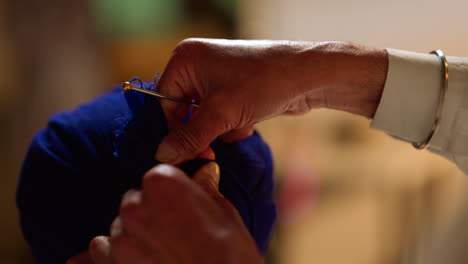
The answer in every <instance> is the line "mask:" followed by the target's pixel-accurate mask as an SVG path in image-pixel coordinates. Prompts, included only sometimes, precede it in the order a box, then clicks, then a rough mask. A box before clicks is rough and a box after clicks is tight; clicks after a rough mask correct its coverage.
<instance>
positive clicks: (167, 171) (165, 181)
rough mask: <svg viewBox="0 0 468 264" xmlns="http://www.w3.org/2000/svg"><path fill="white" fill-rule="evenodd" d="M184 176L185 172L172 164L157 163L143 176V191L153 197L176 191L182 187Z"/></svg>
mask: <svg viewBox="0 0 468 264" xmlns="http://www.w3.org/2000/svg"><path fill="white" fill-rule="evenodd" d="M183 177H186V176H185V174H184V172H182V171H181V170H180V169H178V168H176V167H174V166H172V165H168V164H160V165H157V166H155V167H154V168H152V169H151V170H149V171H148V172H147V173H146V174H145V176H144V177H143V192H145V195H146V194H148V195H150V196H151V197H157V196H159V195H163V194H164V193H166V192H169V193H174V192H175V191H179V190H180V189H182V187H183V184H182V181H183Z"/></svg>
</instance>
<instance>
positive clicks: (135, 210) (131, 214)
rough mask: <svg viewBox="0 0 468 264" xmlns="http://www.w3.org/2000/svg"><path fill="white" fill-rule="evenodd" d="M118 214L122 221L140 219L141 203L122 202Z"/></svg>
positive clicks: (141, 212)
mask: <svg viewBox="0 0 468 264" xmlns="http://www.w3.org/2000/svg"><path fill="white" fill-rule="evenodd" d="M119 214H120V217H121V218H122V221H124V222H129V220H131V221H133V220H135V219H137V220H141V219H142V218H143V217H142V214H143V206H142V205H141V203H135V202H126V203H122V204H121V205H120V209H119Z"/></svg>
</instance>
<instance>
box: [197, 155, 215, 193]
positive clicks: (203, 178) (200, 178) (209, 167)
mask: <svg viewBox="0 0 468 264" xmlns="http://www.w3.org/2000/svg"><path fill="white" fill-rule="evenodd" d="M192 179H193V180H194V181H195V182H196V183H198V184H199V185H200V186H201V187H202V188H203V189H205V191H207V192H208V193H209V194H214V193H218V186H219V179H220V168H219V165H218V164H217V163H216V162H214V161H211V162H208V163H207V164H205V165H204V166H202V167H201V168H200V169H199V170H198V171H197V172H196V173H195V175H194V176H193V178H192Z"/></svg>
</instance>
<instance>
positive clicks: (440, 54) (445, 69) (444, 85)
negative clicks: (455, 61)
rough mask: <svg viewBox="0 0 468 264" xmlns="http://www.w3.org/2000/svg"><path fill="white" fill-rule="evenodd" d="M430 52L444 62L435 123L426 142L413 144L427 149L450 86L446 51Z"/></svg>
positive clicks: (438, 122) (437, 125)
mask: <svg viewBox="0 0 468 264" xmlns="http://www.w3.org/2000/svg"><path fill="white" fill-rule="evenodd" d="M430 54H435V55H437V56H438V57H439V58H440V62H441V64H442V71H441V72H442V81H441V85H440V94H439V106H438V108H437V114H436V119H435V121H434V124H433V125H432V129H431V132H430V133H429V136H428V137H427V139H426V140H425V141H424V142H414V143H413V146H414V147H415V148H417V149H425V148H426V147H427V146H428V145H429V142H430V141H431V139H432V136H433V135H434V134H435V132H437V130H438V129H439V126H440V117H441V115H442V109H443V108H444V99H445V94H446V93H447V88H448V78H449V75H448V62H447V58H446V57H445V55H444V52H443V51H441V50H434V51H431V52H430Z"/></svg>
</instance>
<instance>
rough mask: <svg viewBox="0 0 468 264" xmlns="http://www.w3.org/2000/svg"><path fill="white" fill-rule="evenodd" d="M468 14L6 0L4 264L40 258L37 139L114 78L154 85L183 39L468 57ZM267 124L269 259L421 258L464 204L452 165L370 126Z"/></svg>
mask: <svg viewBox="0 0 468 264" xmlns="http://www.w3.org/2000/svg"><path fill="white" fill-rule="evenodd" d="M141 6H143V7H145V6H149V7H150V8H146V10H145V9H144V8H143V9H142V8H138V7H141ZM122 10H123V11H122ZM466 10H468V2H466V1H464V0H447V1H444V2H443V5H442V2H440V1H434V0H425V1H422V0H416V1H403V0H395V1H381V0H377V1H375V0H358V1H345V0H329V1H310V0H287V1H285V0H282V1H280V0H238V1H229V0H212V1H195V0H177V1H176V0H166V1H165V0H159V1H156V0H154V1H152V2H151V1H150V0H145V1H144V0H139V1H131V0H126V1H125V0H119V1H117V0H115V1H109V0H94V1H84V0H79V1H59V0H44V1H27V0H0V122H1V127H0V128H1V129H0V146H1V147H0V182H1V184H0V212H1V213H0V223H1V225H0V234H1V235H0V263H18V264H26V263H32V260H31V258H30V256H29V253H28V250H27V247H26V245H25V243H24V242H23V240H22V236H21V233H20V230H19V227H18V219H17V215H16V208H15V204H14V192H15V188H16V181H17V176H18V173H19V168H20V163H21V159H22V157H23V156H24V152H25V151H26V148H27V145H28V143H29V140H30V138H31V137H32V135H33V134H34V132H35V131H37V130H38V129H39V128H40V127H42V126H43V125H44V124H45V122H46V120H47V118H48V117H49V116H50V115H51V114H52V113H54V112H57V111H60V110H63V109H70V108H73V107H75V106H76V105H78V104H80V103H82V102H85V101H88V100H90V99H91V98H93V97H94V96H95V95H97V94H99V93H102V92H104V91H106V90H108V87H110V85H111V84H114V83H117V82H122V81H125V80H128V79H130V78H132V77H134V76H139V77H142V78H144V79H152V77H153V75H154V73H155V72H157V71H162V70H163V69H164V65H165V63H166V62H167V60H168V58H169V56H170V54H171V51H172V49H173V48H174V46H175V45H176V43H177V42H178V41H180V40H182V39H184V38H186V37H227V38H239V37H240V38H268V39H291V40H344V41H353V42H357V43H359V44H363V45H370V46H375V47H381V48H384V47H393V48H401V49H408V50H413V51H420V52H427V51H430V50H432V49H435V48H442V49H444V51H445V52H446V54H448V55H457V56H468V48H467V47H468V20H467V19H466ZM148 12H149V14H150V15H149V16H148ZM152 14H154V15H152ZM135 17H140V20H142V21H140V20H137V19H136V18H135ZM141 17H144V19H141ZM151 17H153V18H154V20H151ZM109 21H111V22H112V21H114V23H115V24H112V23H111V25H109V24H108V23H110V22H109ZM106 23H107V24H106ZM138 23H140V24H138ZM145 25H146V26H145ZM148 25H149V26H148ZM233 74H235V73H233ZM258 128H259V130H260V131H261V132H262V133H263V135H264V137H265V139H266V140H267V141H268V142H269V143H270V145H271V148H272V150H273V153H274V157H275V161H276V173H275V174H276V177H277V179H278V183H279V185H278V196H279V197H280V196H281V199H282V200H281V203H282V204H281V205H282V206H281V211H280V218H279V221H278V225H277V230H276V232H275V236H274V240H273V242H272V244H271V247H270V252H269V254H268V258H267V260H268V261H267V262H268V263H294V264H302V263H304V264H305V263H327V264H328V263H356V264H367V263H369V264H371V263H419V260H420V259H421V258H422V257H424V255H426V253H427V250H428V245H430V244H431V241H433V240H434V238H435V237H437V234H438V232H439V231H440V232H443V231H444V229H445V228H447V227H448V226H449V225H450V222H451V221H453V219H455V218H456V215H457V212H458V211H459V209H460V207H462V206H465V204H466V203H465V202H464V201H465V196H466V192H467V188H466V186H467V185H466V184H467V179H466V176H464V175H462V174H461V173H460V172H459V171H458V169H457V168H456V167H455V166H454V165H452V164H450V163H448V162H447V161H446V160H444V159H442V158H440V157H436V156H434V155H432V154H430V153H427V152H425V151H423V152H419V151H416V150H413V149H412V148H411V147H410V146H409V145H407V144H405V143H402V142H398V141H396V140H394V139H391V138H390V137H388V136H386V135H384V134H383V133H380V132H377V131H372V130H371V129H369V121H368V120H366V119H364V118H360V117H356V116H352V115H349V114H345V113H340V112H336V111H328V110H315V111H312V112H311V113H309V114H307V115H304V116H302V117H281V118H277V119H274V120H270V121H266V122H264V123H263V124H260V125H259V126H258ZM285 176H287V177H285ZM285 179H287V180H285ZM291 186H292V187H291ZM298 186H299V187H300V188H298ZM281 187H284V188H281ZM280 194H282V195H280ZM448 246H449V245H448Z"/></svg>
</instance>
